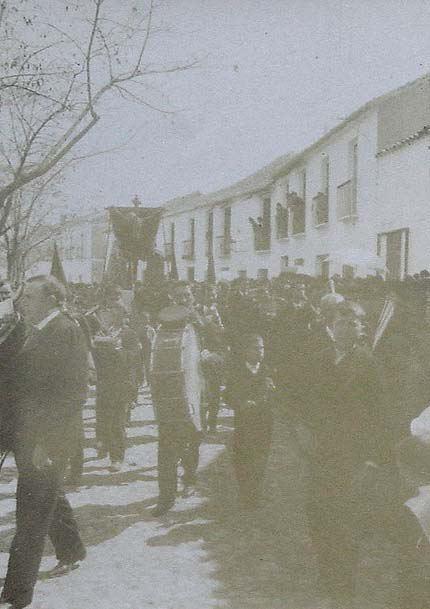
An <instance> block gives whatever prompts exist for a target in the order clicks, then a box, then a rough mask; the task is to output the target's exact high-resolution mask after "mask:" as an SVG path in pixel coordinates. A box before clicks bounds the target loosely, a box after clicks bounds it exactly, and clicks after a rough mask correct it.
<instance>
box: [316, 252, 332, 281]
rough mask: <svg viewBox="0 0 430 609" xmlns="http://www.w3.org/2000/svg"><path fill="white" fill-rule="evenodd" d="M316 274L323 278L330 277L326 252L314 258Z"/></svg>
mask: <svg viewBox="0 0 430 609" xmlns="http://www.w3.org/2000/svg"><path fill="white" fill-rule="evenodd" d="M316 274H317V275H318V276H319V277H322V278H323V279H328V278H329V277H330V261H329V257H328V254H321V255H320V256H317V258H316Z"/></svg>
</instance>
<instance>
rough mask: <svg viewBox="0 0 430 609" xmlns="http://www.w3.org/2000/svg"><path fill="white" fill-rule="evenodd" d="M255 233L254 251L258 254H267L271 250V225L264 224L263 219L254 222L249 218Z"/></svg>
mask: <svg viewBox="0 0 430 609" xmlns="http://www.w3.org/2000/svg"><path fill="white" fill-rule="evenodd" d="M249 222H250V224H251V226H252V229H253V232H254V250H255V251H256V252H267V251H269V250H270V224H268V223H264V224H263V222H262V218H258V219H257V220H254V218H249Z"/></svg>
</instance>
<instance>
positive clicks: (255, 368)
mask: <svg viewBox="0 0 430 609" xmlns="http://www.w3.org/2000/svg"><path fill="white" fill-rule="evenodd" d="M260 364H261V362H257V363H256V364H255V365H254V366H253V365H252V364H250V363H249V362H246V367H247V368H248V370H249V371H250V372H252V374H257V372H258V371H259V370H260Z"/></svg>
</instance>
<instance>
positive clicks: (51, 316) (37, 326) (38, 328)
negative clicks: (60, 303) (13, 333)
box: [34, 309, 61, 330]
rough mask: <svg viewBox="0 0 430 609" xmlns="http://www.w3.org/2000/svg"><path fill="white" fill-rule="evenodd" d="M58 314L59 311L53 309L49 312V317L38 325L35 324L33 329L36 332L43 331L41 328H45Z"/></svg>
mask: <svg viewBox="0 0 430 609" xmlns="http://www.w3.org/2000/svg"><path fill="white" fill-rule="evenodd" d="M60 313H61V311H60V309H54V310H53V311H51V313H50V314H49V315H47V316H46V317H45V318H44V319H42V321H39V323H38V324H36V325H35V326H34V327H35V328H36V329H37V330H43V328H44V327H45V326H47V325H48V324H49V323H50V322H51V321H52V320H53V319H55V318H56V317H58V315H59V314H60Z"/></svg>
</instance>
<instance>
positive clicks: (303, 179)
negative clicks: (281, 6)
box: [300, 169, 306, 203]
mask: <svg viewBox="0 0 430 609" xmlns="http://www.w3.org/2000/svg"><path fill="white" fill-rule="evenodd" d="M300 196H301V198H302V199H303V201H304V202H305V203H306V169H303V170H302V171H301V173H300Z"/></svg>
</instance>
